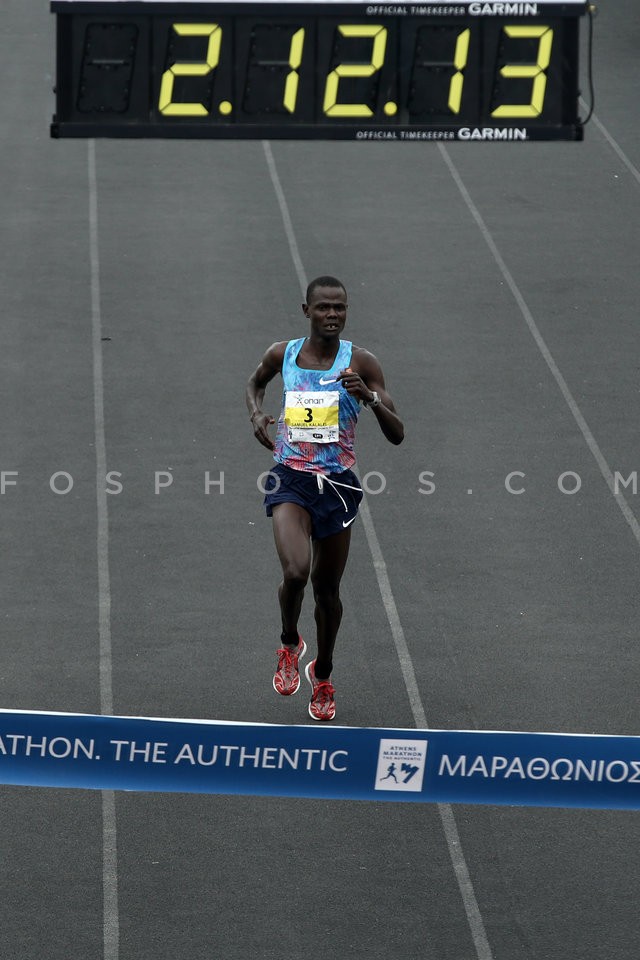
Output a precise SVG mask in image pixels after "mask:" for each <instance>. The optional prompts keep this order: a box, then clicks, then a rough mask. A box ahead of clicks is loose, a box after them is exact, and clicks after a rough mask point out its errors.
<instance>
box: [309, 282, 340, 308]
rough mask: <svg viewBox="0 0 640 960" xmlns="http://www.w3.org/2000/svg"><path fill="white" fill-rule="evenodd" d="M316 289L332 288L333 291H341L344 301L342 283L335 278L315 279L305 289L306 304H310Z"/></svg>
mask: <svg viewBox="0 0 640 960" xmlns="http://www.w3.org/2000/svg"><path fill="white" fill-rule="evenodd" d="M316 287H332V288H333V289H334V290H342V292H343V293H344V296H345V299H346V297H347V291H346V288H345V285H344V283H341V282H340V280H338V279H336V277H316V278H315V280H312V281H311V283H310V284H309V286H308V287H307V303H311V298H312V297H313V294H314V291H315V289H316Z"/></svg>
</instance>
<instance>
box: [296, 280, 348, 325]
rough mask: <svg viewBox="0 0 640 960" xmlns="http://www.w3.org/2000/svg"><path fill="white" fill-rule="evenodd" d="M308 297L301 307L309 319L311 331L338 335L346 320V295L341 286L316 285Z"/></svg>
mask: <svg viewBox="0 0 640 960" xmlns="http://www.w3.org/2000/svg"><path fill="white" fill-rule="evenodd" d="M310 299H311V302H310V303H305V304H304V305H303V308H302V309H303V310H304V313H305V316H306V317H308V319H309V320H310V321H311V332H312V333H316V334H318V335H319V336H321V337H339V336H340V334H341V333H342V331H343V329H344V325H345V323H346V321H347V295H346V293H345V292H344V290H343V289H342V287H316V288H315V290H314V291H313V293H312V294H311V298H310Z"/></svg>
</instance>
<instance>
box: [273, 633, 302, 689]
mask: <svg viewBox="0 0 640 960" xmlns="http://www.w3.org/2000/svg"><path fill="white" fill-rule="evenodd" d="M306 652H307V645H306V643H305V642H304V640H303V639H302V637H301V636H300V634H298V646H297V647H295V648H292V647H280V648H279V649H278V650H276V653H277V654H278V666H277V667H276V672H275V673H274V675H273V689H274V690H275V691H276V693H279V694H280V696H281V697H290V696H291V695H292V694H293V693H297V692H298V689H299V688H300V674H299V673H298V660H299V659H300V657H304V655H305V653H306Z"/></svg>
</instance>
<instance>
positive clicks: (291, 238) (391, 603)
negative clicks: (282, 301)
mask: <svg viewBox="0 0 640 960" xmlns="http://www.w3.org/2000/svg"><path fill="white" fill-rule="evenodd" d="M262 145H263V148H264V154H265V157H266V160H267V166H268V168H269V174H270V176H271V182H272V184H273V189H274V191H275V194H276V197H277V199H278V204H279V207H280V214H281V216H282V222H283V224H284V229H285V233H286V236H287V241H288V243H289V249H290V250H291V257H292V260H293V263H294V266H295V269H296V273H297V275H298V282H299V284H300V289H301V291H302V295H303V296H305V294H306V288H307V283H308V280H307V277H306V275H305V272H304V267H303V265H302V258H301V257H300V250H299V248H298V242H297V240H296V235H295V231H294V229H293V224H292V222H291V217H290V215H289V207H288V204H287V200H286V197H285V195H284V191H283V189H282V184H281V183H280V177H279V176H278V171H277V168H276V164H275V160H274V158H273V153H272V152H271V145H270V143H269V142H268V141H267V140H263V143H262ZM360 515H361V517H362V522H363V526H364V530H365V535H366V538H367V543H368V545H369V550H370V551H371V557H372V560H373V567H374V570H375V572H376V577H377V580H378V587H379V590H380V596H381V597H382V603H383V605H384V609H385V612H386V615H387V620H388V621H389V626H390V628H391V635H392V636H393V642H394V644H395V647H396V652H397V654H398V660H399V661H400V668H401V671H402V678H403V680H404V685H405V688H406V691H407V696H408V698H409V704H410V706H411V712H412V714H413V719H414V722H415V725H416V727H418V728H419V729H422V730H426V729H428V723H427V717H426V713H425V709H424V705H423V703H422V698H421V696H420V690H419V688H418V683H417V680H416V675H415V670H414V668H413V661H412V659H411V654H410V653H409V647H408V645H407V640H406V637H405V634H404V630H403V628H402V623H401V622H400V615H399V614H398V607H397V605H396V601H395V598H394V596H393V590H392V589H391V582H390V580H389V574H388V572H387V565H386V563H385V560H384V556H383V553H382V548H381V547H380V541H379V540H378V536H377V534H376V530H375V527H374V524H373V518H372V516H371V511H370V510H369V505H368V503H367V499H366V496H365V497H363V500H362V503H361V505H360ZM438 811H439V813H440V819H441V821H442V827H443V831H444V836H445V840H446V843H447V847H448V848H449V856H450V857H451V863H452V865H453V871H454V874H455V878H456V880H457V883H458V889H459V890H460V896H461V897H462V903H463V905H464V909H465V913H466V915H467V922H468V924H469V929H470V930H471V936H472V939H473V944H474V946H475V949H476V955H477V958H478V960H493V954H492V952H491V947H490V945H489V941H488V939H487V933H486V930H485V926H484V922H483V920H482V915H481V913H480V908H479V907H478V901H477V899H476V895H475V891H474V889H473V883H472V882H471V875H470V873H469V868H468V866H467V862H466V860H465V857H464V853H463V850H462V844H461V843H460V834H459V832H458V825H457V823H456V819H455V816H454V813H453V808H452V806H451V804H449V803H440V804H438Z"/></svg>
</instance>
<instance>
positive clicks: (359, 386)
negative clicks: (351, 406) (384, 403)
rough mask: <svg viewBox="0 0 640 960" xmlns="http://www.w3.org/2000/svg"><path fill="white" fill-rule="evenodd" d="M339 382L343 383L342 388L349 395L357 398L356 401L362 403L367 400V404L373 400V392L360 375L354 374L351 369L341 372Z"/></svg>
mask: <svg viewBox="0 0 640 960" xmlns="http://www.w3.org/2000/svg"><path fill="white" fill-rule="evenodd" d="M338 380H340V381H342V386H343V387H344V388H345V390H346V391H347V393H349V394H351V396H352V397H355V398H356V400H360V401H361V402H362V401H364V400H366V401H367V403H368V402H369V400H371V398H372V396H373V393H372V391H371V390H370V389H369V387H368V386H367V385H366V383H365V382H364V380H363V379H362V377H361V376H360V374H359V373H354V371H353V370H352V369H351V367H347V368H346V369H345V370H341V371H340V373H339V374H338Z"/></svg>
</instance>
